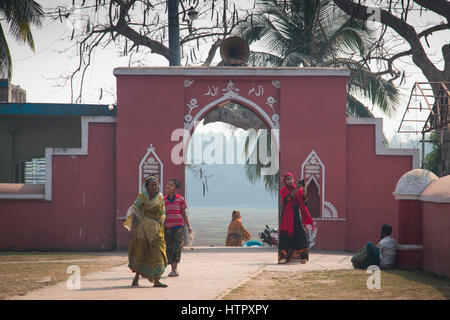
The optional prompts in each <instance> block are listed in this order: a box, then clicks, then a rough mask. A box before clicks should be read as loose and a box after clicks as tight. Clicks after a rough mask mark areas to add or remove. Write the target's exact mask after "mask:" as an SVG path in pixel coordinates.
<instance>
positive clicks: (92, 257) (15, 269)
mask: <svg viewBox="0 0 450 320" xmlns="http://www.w3.org/2000/svg"><path fill="white" fill-rule="evenodd" d="M125 263H127V257H126V256H105V255H104V254H95V253H86V254H82V253H61V252H49V253H39V252H0V299H5V298H7V297H9V296H15V295H23V294H25V293H27V292H28V291H31V290H35V289H39V288H43V287H45V286H49V285H53V284H56V283H58V282H60V281H65V280H67V278H68V277H69V276H70V275H71V274H68V273H66V270H67V267H68V266H70V265H77V266H79V267H80V271H81V276H85V275H87V274H88V273H91V272H97V271H101V270H105V269H108V268H111V267H115V266H119V265H122V264H125Z"/></svg>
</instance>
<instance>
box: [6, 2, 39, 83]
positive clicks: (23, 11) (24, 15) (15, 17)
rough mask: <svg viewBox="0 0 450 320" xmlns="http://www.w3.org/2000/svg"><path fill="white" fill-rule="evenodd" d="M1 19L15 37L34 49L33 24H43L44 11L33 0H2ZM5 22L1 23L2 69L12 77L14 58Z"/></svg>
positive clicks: (9, 77)
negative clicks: (6, 34) (7, 37)
mask: <svg viewBox="0 0 450 320" xmlns="http://www.w3.org/2000/svg"><path fill="white" fill-rule="evenodd" d="M0 16H1V18H0V21H2V22H5V23H6V25H8V27H9V32H10V34H11V35H12V36H13V38H14V39H15V40H16V41H18V42H20V43H26V44H28V46H29V47H30V48H31V49H32V50H33V51H34V40H33V35H32V34H31V25H32V24H33V25H35V26H38V27H39V26H41V19H42V17H43V16H44V12H43V10H42V8H41V6H40V5H39V4H38V3H37V2H36V1H33V0H0ZM3 28H4V25H3V23H0V70H2V71H3V75H4V76H5V75H7V76H8V79H11V75H12V59H11V52H10V51H9V46H8V42H7V41H6V37H5V31H4V29H3Z"/></svg>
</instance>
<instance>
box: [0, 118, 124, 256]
mask: <svg viewBox="0 0 450 320" xmlns="http://www.w3.org/2000/svg"><path fill="white" fill-rule="evenodd" d="M88 150H89V155H88V156H53V162H52V167H53V185H52V189H53V200H52V201H51V202H47V201H11V200H8V201H6V200H0V213H1V217H2V223H1V224H0V235H1V236H0V250H33V249H34V250H111V249H114V248H115V242H116V241H115V217H116V214H115V196H114V194H115V189H116V179H115V124H110V123H108V124H105V123H91V124H90V125H89V146H88Z"/></svg>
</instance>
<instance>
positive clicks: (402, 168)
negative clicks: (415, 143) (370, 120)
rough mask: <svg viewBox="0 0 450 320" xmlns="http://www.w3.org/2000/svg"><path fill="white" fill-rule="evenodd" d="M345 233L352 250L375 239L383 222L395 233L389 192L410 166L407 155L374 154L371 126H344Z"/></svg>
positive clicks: (393, 204) (395, 208) (394, 204)
mask: <svg viewBox="0 0 450 320" xmlns="http://www.w3.org/2000/svg"><path fill="white" fill-rule="evenodd" d="M347 148H348V149H347V150H348V151H347V152H348V153H347V157H348V158H347V182H348V184H347V190H346V197H347V237H346V248H347V250H350V251H355V250H358V249H360V248H361V247H362V246H364V245H365V244H366V243H367V241H372V242H374V243H378V241H379V240H380V228H381V226H382V225H383V224H384V223H387V224H389V225H391V226H392V228H393V236H394V237H397V213H398V202H397V201H396V200H395V199H394V197H393V196H392V192H393V191H394V190H395V186H396V184H397V181H398V179H399V177H401V176H402V174H403V173H405V172H407V171H409V170H411V169H412V164H411V156H384V155H376V154H375V126H373V125H372V126H366V125H349V126H347Z"/></svg>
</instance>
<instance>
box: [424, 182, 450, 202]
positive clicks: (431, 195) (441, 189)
mask: <svg viewBox="0 0 450 320" xmlns="http://www.w3.org/2000/svg"><path fill="white" fill-rule="evenodd" d="M420 200H422V201H428V202H444V203H450V175H448V176H445V177H442V178H440V179H436V180H433V181H432V182H431V183H430V184H429V185H428V186H427V187H426V188H425V189H424V190H423V191H422V193H421V194H420Z"/></svg>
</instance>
